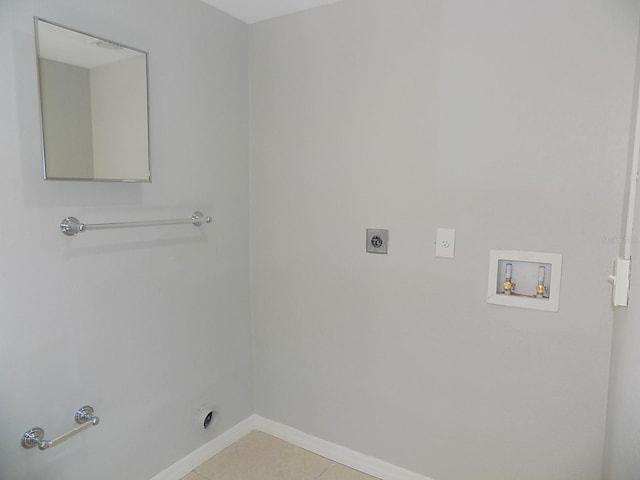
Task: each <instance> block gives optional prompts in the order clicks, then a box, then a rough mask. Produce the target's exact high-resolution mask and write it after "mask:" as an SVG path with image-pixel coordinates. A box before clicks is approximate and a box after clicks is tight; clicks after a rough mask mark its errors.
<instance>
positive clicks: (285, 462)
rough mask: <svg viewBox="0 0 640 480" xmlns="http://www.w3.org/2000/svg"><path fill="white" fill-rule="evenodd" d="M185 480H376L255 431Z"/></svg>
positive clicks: (184, 478) (204, 464)
mask: <svg viewBox="0 0 640 480" xmlns="http://www.w3.org/2000/svg"><path fill="white" fill-rule="evenodd" d="M182 480H376V479H375V478H374V477H371V476H369V475H365V474H364V473H361V472H358V471H356V470H353V469H351V468H348V467H345V466H344V465H340V464H339V463H335V462H333V461H331V460H328V459H326V458H324V457H321V456H319V455H316V454H315V453H311V452H309V451H307V450H304V449H302V448H299V447H296V446H295V445H291V444H290V443H287V442H284V441H282V440H280V439H278V438H275V437H272V436H271V435H267V434H266V433H262V432H257V431H254V432H251V433H250V434H248V435H247V436H245V437H244V438H242V439H240V440H239V441H237V442H236V443H234V444H233V445H231V446H229V447H227V448H225V449H224V450H223V451H221V452H220V453H219V454H217V455H216V456H214V457H212V458H210V459H209V460H207V461H206V462H204V463H203V464H202V465H200V466H199V467H198V468H196V469H195V470H194V471H193V472H191V473H189V474H188V475H187V476H186V477H183V478H182Z"/></svg>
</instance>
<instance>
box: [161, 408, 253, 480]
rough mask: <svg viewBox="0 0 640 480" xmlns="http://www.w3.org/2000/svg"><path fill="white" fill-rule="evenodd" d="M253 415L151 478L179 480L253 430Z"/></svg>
mask: <svg viewBox="0 0 640 480" xmlns="http://www.w3.org/2000/svg"><path fill="white" fill-rule="evenodd" d="M254 417H255V415H251V416H250V417H248V418H246V419H245V420H243V421H241V422H240V423H238V424H236V425H235V426H233V427H231V428H230V429H229V430H227V431H226V432H224V433H222V434H220V435H219V436H217V437H216V438H214V439H213V440H211V441H210V442H208V443H205V444H204V445H203V446H202V447H200V448H198V449H197V450H195V451H193V452H192V453H190V454H189V455H187V456H186V457H184V458H183V459H182V460H179V461H178V462H176V463H174V464H173V465H171V466H170V467H169V468H167V469H166V470H163V471H162V472H160V473H159V474H158V475H156V476H155V477H153V478H152V479H151V480H180V479H181V478H182V477H184V476H185V475H187V474H188V473H189V472H190V471H192V470H194V469H195V468H197V467H198V466H200V465H201V464H202V463H204V462H206V461H207V460H209V459H210V458H211V457H213V456H214V455H215V454H217V453H220V452H221V451H222V450H224V449H225V448H227V447H228V446H229V445H231V444H232V443H235V442H237V441H238V440H240V439H241V438H242V437H244V436H245V435H247V434H248V433H250V432H251V431H253V430H255V428H254V424H255V419H254Z"/></svg>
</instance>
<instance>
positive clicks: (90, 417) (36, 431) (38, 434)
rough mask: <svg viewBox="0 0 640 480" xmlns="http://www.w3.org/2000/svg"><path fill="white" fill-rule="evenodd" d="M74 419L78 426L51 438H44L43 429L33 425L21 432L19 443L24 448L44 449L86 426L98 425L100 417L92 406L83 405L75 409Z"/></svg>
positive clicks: (71, 435) (62, 440)
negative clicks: (95, 413)
mask: <svg viewBox="0 0 640 480" xmlns="http://www.w3.org/2000/svg"><path fill="white" fill-rule="evenodd" d="M74 420H75V422H76V423H78V424H79V425H80V426H79V427H76V428H74V429H73V430H71V431H69V432H67V433H63V434H62V435H59V436H57V437H55V438H53V439H51V440H45V439H44V430H43V429H42V428H40V427H33V428H30V429H29V430H27V431H26V432H24V433H23V434H22V439H21V445H22V446H23V447H24V448H34V447H38V448H39V449H40V450H46V449H47V448H49V447H55V446H56V445H58V444H59V443H62V442H64V441H65V440H67V439H69V438H71V437H73V436H74V435H75V434H77V433H80V432H81V431H83V430H86V429H87V428H89V427H91V426H93V425H98V423H100V419H99V418H98V417H96V416H95V415H94V414H93V407H91V406H89V405H85V406H84V407H80V408H79V409H78V410H76V414H75V415H74Z"/></svg>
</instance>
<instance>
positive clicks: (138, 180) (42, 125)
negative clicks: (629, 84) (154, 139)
mask: <svg viewBox="0 0 640 480" xmlns="http://www.w3.org/2000/svg"><path fill="white" fill-rule="evenodd" d="M33 21H34V31H35V46H36V67H37V74H38V96H39V98H38V100H39V113H40V145H41V157H42V171H43V178H44V180H62V181H85V182H123V183H151V152H150V149H151V141H150V133H149V130H150V128H149V119H150V118H149V117H150V116H149V55H148V53H147V52H145V51H143V50H140V49H138V48H134V47H130V46H128V45H125V44H122V43H120V42H114V41H112V40H109V39H106V38H103V37H99V36H96V35H92V34H89V33H86V32H83V31H81V30H76V29H74V28H69V27H67V26H65V25H61V24H58V23H55V22H51V21H49V20H45V19H43V18H40V17H33ZM39 22H42V23H46V24H49V25H52V26H54V27H58V28H63V29H65V30H68V31H70V32H74V33H77V34H80V35H84V36H87V37H91V38H93V39H95V40H96V41H99V42H105V43H107V44H110V45H113V46H117V47H120V48H124V49H128V50H131V51H133V52H137V53H140V54H142V55H144V64H145V70H144V74H145V90H146V98H145V102H146V127H147V128H146V134H145V136H146V138H145V141H146V153H147V155H146V157H147V158H146V166H147V172H148V177H147V178H82V177H60V176H51V174H49V173H48V171H47V161H46V159H47V154H46V144H45V118H44V112H43V74H42V71H41V65H40V63H41V62H40V59H41V52H40V50H41V48H40V33H39V28H38V23H39Z"/></svg>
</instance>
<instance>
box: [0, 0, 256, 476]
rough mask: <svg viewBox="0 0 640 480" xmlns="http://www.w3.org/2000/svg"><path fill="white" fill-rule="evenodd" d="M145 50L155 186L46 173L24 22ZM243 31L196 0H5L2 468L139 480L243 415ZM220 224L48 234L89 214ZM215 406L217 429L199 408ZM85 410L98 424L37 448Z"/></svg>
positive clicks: (1, 17)
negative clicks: (39, 432)
mask: <svg viewBox="0 0 640 480" xmlns="http://www.w3.org/2000/svg"><path fill="white" fill-rule="evenodd" d="M34 15H37V16H40V17H42V18H44V19H47V20H50V21H53V22H57V23H60V24H63V25H66V26H69V27H71V28H75V29H79V30H82V31H86V32H90V33H92V34H95V35H97V36H100V37H103V38H109V39H113V40H115V41H119V42H122V43H124V44H126V45H132V46H135V47H137V48H139V49H142V50H145V51H148V52H149V85H150V99H151V107H150V109H151V121H150V123H151V149H150V150H151V155H152V160H151V161H152V170H153V183H152V184H144V185H142V184H136V185H132V184H128V185H123V184H103V183H82V182H45V181H43V180H42V168H41V162H40V131H39V119H38V95H37V92H38V87H37V82H36V60H35V45H34V32H33V16H34ZM248 39H249V35H248V27H247V26H246V25H244V24H241V23H240V22H238V21H235V20H233V19H231V18H230V17H228V16H226V15H223V14H221V13H219V12H217V11H216V10H214V9H212V8H210V7H209V6H207V5H205V4H203V3H201V2H199V1H198V0H185V1H181V2H173V1H169V0H148V1H147V0H139V1H135V2H130V1H126V0H115V1H111V2H85V1H82V0H8V1H7V0H3V1H1V2H0V65H1V66H2V67H1V68H0V105H2V108H0V145H2V148H1V149H0V205H2V208H1V209H0V212H1V213H0V215H1V216H2V222H0V301H1V305H2V307H1V310H2V313H1V314H0V318H1V324H2V334H1V335H0V426H1V428H0V430H1V432H2V433H1V435H0V478H2V479H3V480H5V479H6V480H27V479H28V480H42V479H47V480H80V479H85V478H92V479H94V480H107V479H109V480H113V479H122V480H141V479H149V478H152V477H153V476H154V475H156V474H157V473H158V472H160V471H162V470H163V469H165V468H166V467H167V466H169V465H171V464H173V463H174V462H176V461H178V460H179V459H181V458H182V457H184V456H185V455H187V454H188V453H190V452H192V451H193V450H195V449H196V448H198V447H199V446H201V445H202V444H204V443H205V442H207V441H209V440H210V439H212V438H213V437H214V436H215V435H217V434H219V433H221V432H222V431H224V430H226V429H228V428H229V427H231V426H233V425H235V424H237V423H238V422H239V421H241V420H243V419H245V418H246V417H247V416H249V415H250V414H251V413H252V412H253V406H252V373H251V372H252V369H251V340H250V334H251V326H250V310H249V305H250V302H249V241H248V237H249V203H248V199H249V192H248V190H249V161H248V128H247V125H248V113H247V112H248V99H247V90H248V83H247V82H248V67H247V56H248ZM196 209H201V210H202V211H204V212H206V213H207V214H209V215H212V216H213V218H215V222H214V223H213V224H212V225H207V226H205V227H203V228H202V229H196V228H194V227H191V226H184V225H182V226H173V227H163V228H149V229H130V230H118V231H100V232H87V233H86V234H83V235H81V236H79V237H77V238H66V237H64V236H63V235H62V234H60V232H59V230H58V223H59V222H60V220H61V219H62V218H64V217H65V216H67V215H74V216H77V217H78V218H80V219H81V220H83V221H85V222H88V223H100V222H109V221H126V220H144V219H154V218H175V217H185V218H186V217H188V216H190V215H191V213H192V212H193V211H194V210H196ZM208 402H214V403H215V404H216V405H217V406H218V409H219V412H220V415H219V423H218V426H217V428H216V429H215V430H214V431H208V432H205V431H204V430H202V431H201V430H200V429H198V428H197V426H196V421H195V419H196V412H197V410H198V409H199V408H200V407H201V406H202V405H203V404H204V403H208ZM83 404H91V405H93V406H94V407H95V409H96V413H97V414H98V415H99V416H100V417H101V419H102V422H101V423H100V425H99V426H97V427H95V428H93V429H90V430H89V431H86V432H83V433H82V434H81V435H80V436H78V437H76V438H74V439H72V440H69V441H68V442H66V443H64V444H61V445H59V446H57V447H55V448H54V449H51V450H49V451H47V452H40V451H38V450H37V449H36V450H35V451H27V450H24V449H22V448H21V447H20V443H19V442H20V437H21V435H22V433H23V432H24V431H25V430H26V429H28V428H30V427H32V426H34V425H40V426H42V427H43V428H44V429H45V431H46V432H47V434H49V435H51V436H55V435H59V434H61V433H63V432H65V431H67V430H69V429H71V428H72V427H73V425H74V424H73V413H74V411H75V409H76V408H78V407H79V406H81V405H83Z"/></svg>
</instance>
